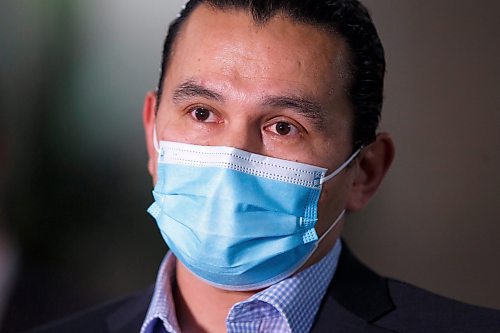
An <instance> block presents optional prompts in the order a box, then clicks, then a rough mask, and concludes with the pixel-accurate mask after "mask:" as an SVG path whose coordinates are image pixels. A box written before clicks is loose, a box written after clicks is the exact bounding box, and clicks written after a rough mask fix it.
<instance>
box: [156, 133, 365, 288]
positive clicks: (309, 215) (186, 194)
mask: <svg viewBox="0 0 500 333" xmlns="http://www.w3.org/2000/svg"><path fill="white" fill-rule="evenodd" d="M155 141H156V138H155ZM157 148H158V151H159V156H158V170H157V173H158V180H157V183H156V186H155V188H154V191H153V195H154V199H155V202H154V203H153V204H152V205H151V207H149V209H148V212H149V213H150V214H151V215H152V216H153V217H154V218H155V219H156V222H157V224H158V227H159V229H160V231H161V234H162V236H163V238H164V240H165V242H166V243H167V245H168V247H169V248H170V250H171V251H172V252H173V253H174V254H175V256H176V257H177V258H178V259H179V260H180V261H181V262H182V263H183V264H184V265H185V266H186V267H187V268H188V269H189V270H190V271H191V272H192V273H194V274H195V275H196V276H198V277H199V278H201V279H203V280H205V281H206V282H207V283H209V284H211V285H213V286H216V287H218V288H222V289H226V290H255V289H261V288H265V287H267V286H269V285H272V284H274V283H276V282H279V281H281V280H283V279H285V278H287V277H289V276H290V275H292V274H293V273H294V272H296V271H297V270H298V269H299V268H300V267H301V266H302V265H304V263H305V262H306V261H307V260H308V259H309V258H310V256H311V255H312V254H313V253H314V251H315V249H316V248H317V246H318V244H319V242H320V241H321V239H322V238H323V237H325V236H326V234H328V232H329V231H330V230H332V229H333V228H334V227H335V225H336V224H337V223H338V222H339V221H340V220H341V218H342V216H343V214H344V211H342V212H341V213H340V214H339V216H338V217H337V218H336V220H335V221H332V224H331V226H330V227H329V229H328V230H327V231H326V232H325V233H324V234H323V235H322V238H320V239H319V238H318V235H317V234H316V231H315V229H314V227H315V225H316V222H317V220H318V200H319V197H320V193H321V188H322V184H323V183H324V182H325V181H328V180H329V179H332V178H333V177H335V175H337V174H338V173H339V172H340V171H341V170H343V169H344V168H345V167H346V166H347V165H348V164H349V163H350V162H351V161H352V160H353V159H354V158H355V157H356V155H357V154H358V153H359V151H357V152H356V153H354V154H353V155H352V156H351V157H350V158H349V159H348V160H347V161H346V162H345V163H343V164H342V165H341V166H340V167H339V168H338V169H337V170H335V171H334V172H332V173H331V174H329V175H328V176H326V173H327V169H325V168H320V167H316V166H312V165H308V164H303V163H297V162H292V161H287V160H281V159H277V158H272V157H269V156H263V155H258V154H253V153H250V152H247V151H243V150H240V149H236V148H231V147H220V146H198V145H191V144H185V143H178V142H168V141H161V142H160V144H159V147H158V145H157Z"/></svg>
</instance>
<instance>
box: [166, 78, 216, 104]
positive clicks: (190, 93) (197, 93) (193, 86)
mask: <svg viewBox="0 0 500 333" xmlns="http://www.w3.org/2000/svg"><path fill="white" fill-rule="evenodd" d="M190 97H204V98H207V99H211V100H215V101H218V102H223V101H224V97H223V96H222V95H221V94H219V93H218V92H216V91H213V90H210V89H208V88H205V87H203V86H202V85H200V84H198V83H196V82H194V81H192V80H188V81H186V82H184V83H182V84H180V85H179V86H178V87H177V88H176V89H175V90H174V93H173V96H172V99H173V101H174V103H180V102H182V101H185V100H186V99H189V98H190Z"/></svg>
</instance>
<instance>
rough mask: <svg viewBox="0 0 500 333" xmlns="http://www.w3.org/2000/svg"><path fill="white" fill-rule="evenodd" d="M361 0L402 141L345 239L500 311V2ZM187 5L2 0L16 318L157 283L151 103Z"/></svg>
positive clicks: (5, 161)
mask: <svg viewBox="0 0 500 333" xmlns="http://www.w3.org/2000/svg"><path fill="white" fill-rule="evenodd" d="M364 2H365V3H366V4H367V6H368V7H369V8H370V9H371V12H372V14H373V17H374V20H375V22H376V24H377V26H378V28H379V32H380V35H381V37H382V40H383V42H384V44H385V47H386V53H387V61H388V74H387V89H386V103H385V107H384V111H383V114H384V116H383V122H382V129H383V130H386V131H389V132H390V133H392V134H393V137H394V139H395V141H396V145H397V156H396V160H395V163H394V166H393V168H392V170H391V171H390V173H389V175H388V177H387V180H386V182H385V183H384V184H383V186H382V189H381V191H380V193H379V194H378V196H377V197H376V198H375V199H374V200H373V202H372V203H371V205H370V206H369V208H368V209H367V210H366V211H365V212H363V213H360V214H357V215H354V216H351V218H350V221H349V223H348V226H347V230H346V234H345V236H346V239H347V241H348V242H349V244H351V246H352V247H353V249H354V251H355V252H356V253H357V254H358V255H359V256H360V257H361V258H362V259H363V260H365V261H366V262H367V263H368V264H370V265H371V266H372V267H374V268H376V269H377V270H379V271H380V272H382V273H384V274H388V275H391V276H394V277H397V278H400V279H404V280H406V281H409V282H412V283H414V284H417V285H419V286H422V287H425V288H428V289H431V290H433V291H436V292H438V293H440V294H443V295H447V296H451V297H454V298H457V299H460V300H463V301H467V302H472V303H475V304H480V305H485V306H489V307H495V308H498V309H500V287H499V285H498V281H500V265H498V264H497V262H498V260H499V257H500V242H499V239H500V225H499V223H497V221H498V217H497V212H498V207H499V204H500V191H499V188H500V175H499V173H498V170H500V134H499V129H500V110H499V106H500V97H499V94H498V82H497V78H498V77H500V66H499V65H498V63H497V60H498V59H500V48H499V46H498V31H499V29H500V24H499V23H498V19H497V18H496V15H497V13H498V12H499V11H500V5H499V4H500V3H498V2H497V1H486V0H484V1H481V2H480V4H479V3H474V2H471V1H465V0H460V1H457V0H443V1H439V2H425V3H422V2H415V1H409V0H404V1H403V0H398V1H395V0H392V1H389V0H387V1H375V0H366V1H364ZM182 3H183V1H180V0H177V1H160V0H151V1H148V2H147V3H145V2H131V1H126V2H124V1H119V0H109V1H98V0H86V1H57V0H46V1H43V2H33V1H28V0H18V1H14V0H7V1H2V2H1V3H0V88H1V95H0V108H1V109H0V112H1V113H0V122H1V123H0V131H1V135H0V175H1V176H0V182H1V183H0V186H3V192H2V191H0V193H1V194H0V199H1V202H0V249H2V246H1V245H2V243H3V244H7V245H5V246H4V248H8V249H10V252H9V251H7V250H4V252H5V253H7V252H8V253H17V256H16V255H11V256H10V258H11V259H12V260H11V262H14V263H17V264H15V265H10V267H11V268H13V269H11V270H10V271H14V272H16V274H15V275H13V276H14V277H15V278H13V279H11V280H12V281H14V282H13V283H11V284H10V290H11V292H10V293H9V294H7V293H6V292H5V291H2V290H3V289H2V288H1V285H0V307H1V304H2V303H1V302H2V299H7V297H8V296H10V299H11V300H12V302H11V306H10V307H9V309H8V310H7V311H8V312H6V313H5V314H4V318H3V320H4V322H5V323H6V325H7V326H9V327H18V328H22V327H28V326H29V325H33V324H36V323H39V322H42V321H44V320H46V319H49V318H54V317H57V316H61V315H63V314H65V313H67V312H70V311H73V310H77V309H79V308H82V307H85V306H88V305H90V304H94V303H98V302H101V301H104V300H106V299H109V298H113V297H117V296H119V295H123V294H124V293H129V292H132V291H134V290H138V289H141V288H143V287H145V286H147V285H149V284H150V283H152V282H153V281H154V278H155V275H156V270H157V267H158V265H159V262H160V260H161V258H162V256H163V255H164V253H165V250H166V248H165V246H164V244H163V242H162V240H161V237H160V235H159V233H158V232H157V230H156V227H155V224H154V222H153V220H152V219H151V218H150V217H149V216H148V215H147V214H146V213H145V209H146V208H147V206H148V205H149V204H150V203H151V194H150V191H151V189H152V187H151V180H150V178H149V176H148V174H147V172H146V152H145V148H144V144H143V133H142V127H141V108H142V100H143V96H144V93H145V92H146V91H147V90H148V89H153V88H154V87H155V85H156V81H157V75H158V67H159V61H160V51H161V43H162V39H163V36H164V34H165V32H166V29H167V25H168V23H169V22H170V20H171V19H172V18H173V17H174V16H175V14H176V13H177V12H178V10H179V9H180V7H181V5H182ZM2 239H4V241H2ZM5 239H6V240H7V241H5ZM0 259H1V256H0ZM1 262H2V261H1V260H0V263H1ZM0 269H2V268H1V267H0ZM2 272H4V270H3V269H2V270H0V275H1V274H2ZM4 275H5V274H4ZM5 276H6V275H5ZM0 283H1V279H0ZM5 331H8V329H6V330H5Z"/></svg>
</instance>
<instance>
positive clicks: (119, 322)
mask: <svg viewBox="0 0 500 333" xmlns="http://www.w3.org/2000/svg"><path fill="white" fill-rule="evenodd" d="M152 294H153V286H151V287H150V288H148V289H147V290H146V291H145V292H143V293H141V294H139V295H137V296H136V297H133V298H131V299H129V300H128V301H126V302H124V303H123V304H121V305H120V306H119V307H117V309H116V310H115V311H113V312H112V313H111V314H110V315H109V316H108V317H107V318H106V324H107V328H108V332H109V333H137V332H139V331H140V330H141V326H142V323H143V322H144V319H145V318H146V312H147V310H148V308H149V303H150V302H151V297H152Z"/></svg>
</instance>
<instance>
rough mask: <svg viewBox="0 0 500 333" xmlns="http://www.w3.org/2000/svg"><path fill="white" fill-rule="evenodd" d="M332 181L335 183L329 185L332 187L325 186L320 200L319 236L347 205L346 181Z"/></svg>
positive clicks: (317, 228) (317, 227)
mask: <svg viewBox="0 0 500 333" xmlns="http://www.w3.org/2000/svg"><path fill="white" fill-rule="evenodd" d="M339 176H340V175H339ZM344 178H345V177H344ZM332 181H335V183H332V184H327V185H331V186H327V185H325V186H324V187H323V189H322V191H321V196H320V198H319V203H318V223H317V225H316V231H317V232H318V234H322V233H323V232H324V231H325V230H326V229H328V227H329V226H330V224H331V223H333V221H335V219H336V218H337V217H338V215H339V214H340V212H341V211H342V209H344V207H345V206H346V204H347V198H348V187H347V184H346V183H347V182H346V181H345V180H344V179H334V180H332Z"/></svg>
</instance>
